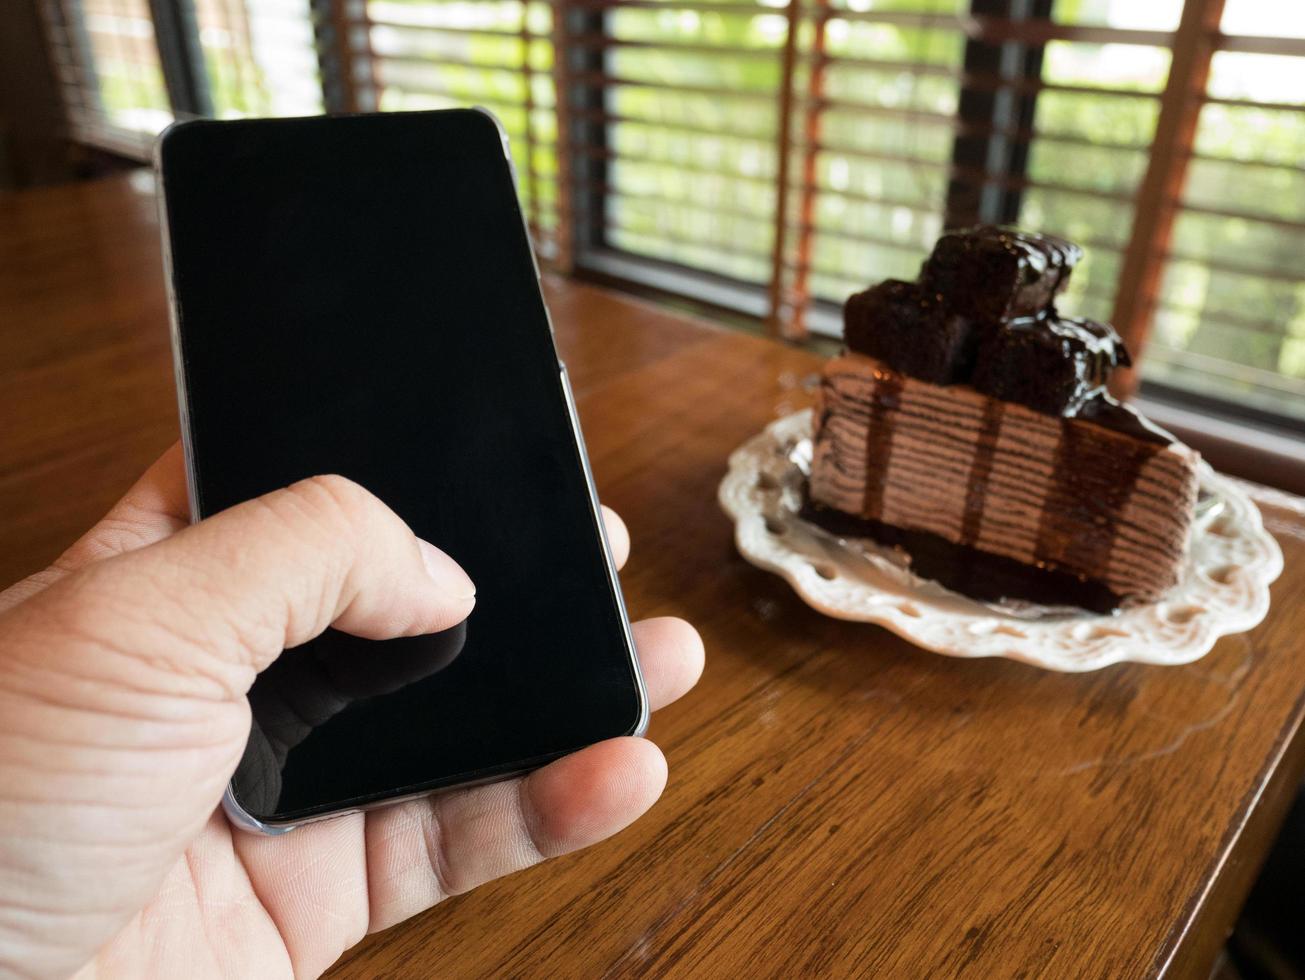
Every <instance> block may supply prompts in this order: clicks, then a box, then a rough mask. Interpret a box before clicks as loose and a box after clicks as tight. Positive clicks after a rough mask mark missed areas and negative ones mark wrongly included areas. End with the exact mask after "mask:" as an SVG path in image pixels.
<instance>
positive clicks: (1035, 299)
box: [920, 226, 1083, 323]
mask: <svg viewBox="0 0 1305 980" xmlns="http://www.w3.org/2000/svg"><path fill="white" fill-rule="evenodd" d="M1082 255H1083V251H1082V249H1080V248H1079V247H1078V246H1077V245H1075V244H1073V243H1072V242H1067V241H1065V240H1064V239H1063V238H1056V237H1054V236H1052V235H1039V234H1033V233H1031V232H1025V231H1018V230H1016V229H1014V228H999V227H994V226H982V227H979V228H967V229H965V230H963V231H951V232H947V233H946V234H944V235H943V236H942V237H941V238H939V239H938V243H937V244H936V245H935V246H934V248H933V254H932V255H930V256H929V258H928V259H927V260H926V261H925V263H924V266H923V268H922V269H921V270H920V281H921V282H922V284H923V285H924V286H925V288H927V289H929V290H930V291H931V292H936V293H940V294H941V295H943V296H944V297H946V299H947V303H948V305H949V306H950V307H951V309H953V310H955V311H956V312H957V313H960V314H961V315H962V316H968V317H971V318H974V319H977V320H983V321H986V322H988V323H997V322H1000V321H1003V320H1007V319H1014V318H1017V317H1028V316H1038V315H1040V314H1042V313H1043V312H1044V311H1046V310H1047V309H1048V308H1049V307H1050V306H1051V303H1052V301H1053V300H1054V299H1055V298H1056V293H1057V292H1059V291H1060V289H1061V287H1063V286H1064V285H1065V283H1066V282H1067V281H1068V280H1069V274H1070V272H1071V270H1072V269H1073V268H1074V266H1075V265H1076V264H1078V260H1079V259H1080V258H1081V257H1082Z"/></svg>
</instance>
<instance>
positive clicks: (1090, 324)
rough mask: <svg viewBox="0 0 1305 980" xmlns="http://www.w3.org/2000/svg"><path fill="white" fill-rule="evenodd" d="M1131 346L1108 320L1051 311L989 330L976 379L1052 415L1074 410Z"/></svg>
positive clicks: (987, 389) (984, 388) (1123, 361)
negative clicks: (1080, 318) (1057, 313)
mask: <svg viewBox="0 0 1305 980" xmlns="http://www.w3.org/2000/svg"><path fill="white" fill-rule="evenodd" d="M1129 363H1130V362H1129V358H1128V352H1127V351H1126V350H1125V349H1124V344H1123V342H1122V341H1121V340H1120V339H1119V334H1117V333H1115V328H1114V327H1112V326H1110V325H1109V324H1108V323H1097V322H1096V321H1094V320H1071V319H1069V318H1061V317H1058V316H1056V315H1055V314H1051V315H1048V316H1045V317H1041V318H1032V317H1030V318H1026V319H1022V320H1013V321H1011V322H1010V323H1006V324H1002V325H1001V326H999V327H996V328H991V327H990V328H989V329H987V330H985V331H984V332H983V337H982V339H981V340H980V342H979V351H978V357H977V359H976V361H975V366H974V375H973V377H972V379H971V384H972V385H973V386H974V387H975V388H976V389H978V390H979V391H981V392H983V393H984V394H985V395H991V396H992V397H993V398H1000V399H1002V400H1003V401H1010V402H1019V403H1020V404H1021V405H1027V406H1028V407H1029V408H1031V409H1033V410H1034V411H1037V412H1043V413H1045V414H1047V415H1073V414H1074V413H1076V412H1077V411H1078V409H1079V408H1080V407H1081V406H1082V405H1083V403H1084V402H1085V401H1086V400H1087V399H1088V398H1090V397H1091V396H1092V395H1093V394H1095V393H1096V392H1098V391H1100V390H1101V389H1102V388H1104V387H1105V384H1106V381H1107V380H1108V379H1109V377H1110V372H1111V370H1112V369H1113V368H1114V367H1115V366H1116V365H1128V364H1129Z"/></svg>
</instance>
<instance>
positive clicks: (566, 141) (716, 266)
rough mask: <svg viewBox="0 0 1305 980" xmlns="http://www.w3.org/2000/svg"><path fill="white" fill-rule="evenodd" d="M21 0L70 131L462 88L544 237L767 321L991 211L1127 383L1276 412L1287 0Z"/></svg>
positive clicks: (771, 324) (1291, 243) (824, 310)
mask: <svg viewBox="0 0 1305 980" xmlns="http://www.w3.org/2000/svg"><path fill="white" fill-rule="evenodd" d="M45 4H46V8H47V22H48V23H49V24H50V26H51V38H52V47H53V49H54V50H55V52H56V58H57V60H58V61H59V64H60V65H61V70H62V71H63V72H64V75H65V79H66V87H67V90H68V94H69V95H68V101H69V113H70V118H71V119H73V120H75V123H74V125H75V129H76V131H77V132H78V134H79V136H80V137H81V138H84V139H87V140H90V141H92V142H100V143H101V144H102V145H109V144H112V145H114V146H115V147H117V148H119V149H126V150H130V148H131V147H132V146H133V145H134V146H135V147H136V148H137V150H139V147H140V146H141V145H143V141H142V139H141V137H142V135H143V134H144V135H148V134H152V132H154V131H156V130H157V129H158V128H159V127H160V126H161V125H162V124H163V123H165V122H166V121H167V120H168V119H170V118H171V117H172V115H173V114H174V113H176V114H184V113H185V112H187V111H190V112H193V111H196V109H197V108H198V110H199V111H202V112H206V113H212V114H215V115H222V116H237V115H273V114H303V113H312V112H318V111H360V110H370V109H381V110H398V109H413V108H434V107H442V106H451V105H465V104H480V105H484V106H486V107H488V108H489V109H491V110H493V111H494V112H495V113H496V114H497V115H498V116H499V118H500V119H501V120H502V122H503V124H504V126H505V128H506V130H507V132H508V134H509V138H510V140H511V143H512V146H513V151H514V157H515V160H516V165H517V168H518V171H519V183H520V188H521V193H522V198H523V201H524V203H525V207H526V210H527V213H528V217H529V224H530V227H531V230H532V233H533V234H534V236H535V238H536V241H537V243H538V245H539V249H540V252H541V254H542V256H543V257H544V259H545V261H546V262H548V263H550V264H552V265H553V266H554V267H555V268H558V269H561V270H562V271H565V272H570V271H580V272H582V273H593V274H601V275H603V276H606V277H608V278H612V277H615V278H616V279H618V280H621V281H625V282H630V283H638V284H641V285H644V286H653V287H656V288H658V289H660V290H663V291H669V292H674V293H678V294H682V295H686V296H690V297H694V298H697V299H702V300H706V301H709V302H711V303H714V304H717V305H719V306H724V307H729V308H732V309H735V310H739V311H742V312H745V313H748V314H751V315H754V316H756V317H758V318H759V319H760V320H761V321H762V322H764V323H765V324H766V326H767V327H768V329H769V330H770V331H771V332H772V333H774V334H775V335H778V336H783V337H788V338H792V339H794V340H801V339H803V338H805V337H806V336H808V335H809V334H811V333H816V334H821V333H823V334H828V335H834V334H836V333H837V331H838V327H839V308H840V306H841V303H842V301H843V299H844V298H845V297H846V296H847V295H848V294H849V293H850V292H852V291H854V290H856V289H860V288H864V287H865V286H866V285H867V284H869V283H871V282H874V281H878V280H880V279H883V278H887V277H903V278H909V277H912V276H914V275H915V273H916V271H917V269H918V266H919V263H920V261H921V259H922V258H923V256H924V254H925V253H926V252H927V251H928V249H929V247H930V246H931V244H932V242H933V240H934V239H935V238H936V237H937V235H938V234H939V232H940V231H941V230H942V229H943V228H944V227H954V226H958V225H964V224H970V223H975V222H980V221H982V222H1014V223H1019V224H1021V225H1024V226H1026V227H1030V228H1036V229H1040V230H1045V231H1049V232H1053V233H1057V234H1062V235H1065V236H1066V237H1069V238H1071V239H1074V240H1076V241H1079V242H1081V243H1082V244H1083V245H1085V246H1086V248H1087V257H1086V259H1085V261H1084V263H1083V265H1082V266H1081V267H1080V268H1079V269H1078V270H1077V271H1076V273H1075V275H1074V278H1073V280H1072V281H1071V286H1070V289H1069V291H1068V293H1067V295H1066V296H1065V297H1064V299H1063V302H1062V307H1063V308H1064V310H1065V311H1066V312H1068V313H1071V314H1076V315H1085V316H1090V317H1093V318H1096V319H1103V320H1111V321H1112V322H1114V323H1115V324H1116V326H1117V327H1118V328H1119V329H1120V330H1121V332H1122V333H1123V334H1124V336H1125V338H1126V339H1127V340H1128V342H1129V344H1130V347H1131V348H1132V349H1133V350H1134V351H1135V352H1138V353H1140V354H1142V355H1143V356H1141V357H1140V358H1139V361H1140V363H1141V365H1142V370H1141V380H1142V382H1143V383H1145V384H1147V385H1150V386H1152V387H1153V388H1155V389H1156V390H1157V391H1159V392H1161V393H1170V394H1177V395H1179V396H1181V397H1184V398H1191V399H1195V400H1197V401H1203V402H1204V403H1205V404H1208V405H1215V404H1217V405H1218V406H1219V407H1220V410H1231V409H1235V410H1236V411H1239V412H1243V413H1252V414H1255V413H1258V414H1259V415H1262V416H1266V417H1268V416H1271V417H1273V418H1275V419H1277V420H1279V421H1282V420H1284V419H1286V420H1294V421H1305V286H1302V283H1303V282H1305V251H1302V250H1301V249H1300V248H1299V247H1298V245H1297V244H1296V243H1297V242H1298V240H1299V236H1300V233H1301V231H1302V226H1303V224H1305V212H1302V210H1301V209H1302V205H1301V204H1300V202H1301V201H1305V194H1302V191H1305V165H1303V164H1302V163H1301V161H1302V160H1305V152H1302V151H1305V111H1303V110H1305V96H1300V95H1299V94H1298V93H1301V92H1305V7H1301V8H1300V9H1299V10H1298V9H1296V8H1297V7H1298V6H1299V5H1295V4H1287V5H1284V4H1281V3H1277V2H1274V0H1186V2H1185V3H1184V2H1183V0H1148V2H1146V3H1137V2H1136V0H702V2H693V0H311V3H310V2H309V0H263V2H261V3H258V4H252V3H244V2H241V0H45ZM168 10H171V11H172V13H171V14H167V11H168ZM161 12H162V13H163V14H165V15H167V16H165V17H164V20H165V21H166V23H160V19H159V18H160V14H161ZM177 25H180V28H178V27H177ZM188 25H189V26H188ZM188 31H191V32H193V35H191V36H185V35H187V32H188ZM179 33H180V34H181V35H183V36H182V37H181V38H180V41H178V38H177V35H178V34H179ZM187 52H190V54H189V55H188V54H187ZM187 57H190V58H192V59H194V60H196V61H198V62H199V63H198V65H197V66H194V68H195V70H194V71H192V73H191V78H192V80H197V81H195V89H196V91H195V93H192V95H193V98H192V97H190V96H188V95H187V90H186V89H185V86H184V85H182V84H180V83H179V82H178V79H181V81H182V82H184V81H185V80H186V78H185V72H184V71H181V70H180V69H179V68H178V62H181V63H183V64H182V67H183V68H184V62H185V60H186V58H187ZM1284 93H1286V94H1284ZM182 103H189V104H186V105H183V104H182ZM133 140H134V141H135V142H134V143H133ZM1137 380H1138V379H1137V378H1136V377H1125V378H1124V379H1123V381H1124V384H1125V386H1127V387H1131V386H1132V385H1133V384H1135V383H1136V381H1137Z"/></svg>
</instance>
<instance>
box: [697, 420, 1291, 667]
mask: <svg viewBox="0 0 1305 980" xmlns="http://www.w3.org/2000/svg"><path fill="white" fill-rule="evenodd" d="M810 437H811V412H810V410H806V411H802V412H797V413H795V414H793V415H789V416H787V417H785V418H782V419H780V420H779V421H777V422H774V423H772V424H771V425H770V426H768V427H767V428H766V430H765V432H763V433H761V434H760V435H757V436H754V437H753V438H752V439H750V440H748V441H747V442H746V443H744V444H743V445H742V446H740V447H739V448H738V449H737V450H735V451H734V453H733V454H731V456H730V460H729V472H728V473H727V474H726V475H725V479H724V480H723V481H721V485H720V491H719V494H718V496H719V499H720V503H721V506H722V507H723V508H724V509H725V512H726V513H727V514H729V516H730V517H731V518H733V520H734V539H735V543H736V544H737V545H738V549H739V551H740V553H741V554H742V555H743V557H744V558H746V559H747V560H748V561H749V562H751V563H752V564H754V565H756V566H758V567H760V568H764V569H766V570H768V571H772V572H775V573H777V574H779V575H782V576H783V577H784V578H785V579H786V580H787V581H788V582H789V584H791V585H792V586H793V588H794V589H795V590H796V591H797V594H798V595H799V596H801V598H802V599H803V601H805V602H806V603H807V604H808V605H810V606H811V607H812V608H813V609H816V610H818V611H819V612H822V613H824V614H826V615H828V616H833V617H836V618H838V619H847V620H854V621H857V622H866V623H878V624H879V625H880V626H884V627H886V628H888V629H890V630H892V631H893V632H894V633H896V634H898V635H899V636H901V637H903V638H905V639H907V640H910V641H911V642H912V643H914V644H916V645H917V646H920V647H923V648H925V649H926V650H933V651H934V652H936V653H941V654H945V655H947V656H952V657H1007V658H1009V659H1011V660H1019V661H1022V662H1023V663H1027V664H1032V665H1033V666H1035V667H1042V668H1045V669H1046V670H1057V671H1070V672H1072V671H1085V670H1097V669H1098V668H1101V667H1105V666H1107V665H1109V664H1113V663H1119V662H1120V661H1125V660H1131V661H1137V662H1139V663H1148V664H1184V663H1190V662H1191V661H1193V660H1196V659H1197V658H1199V657H1201V656H1203V655H1204V654H1205V653H1207V652H1208V651H1209V649H1210V648H1211V647H1212V646H1213V645H1214V642H1215V641H1216V640H1217V639H1218V638H1219V637H1221V636H1225V635H1227V634H1229V633H1240V632H1242V631H1243V630H1248V629H1250V628H1251V627H1253V626H1255V625H1256V624H1257V623H1259V622H1260V620H1262V619H1263V618H1264V615H1265V613H1266V612H1268V609H1269V584H1270V583H1271V582H1272V581H1273V580H1274V579H1275V578H1277V577H1278V574H1279V573H1280V572H1281V571H1282V551H1281V549H1279V547H1278V543H1277V542H1276V541H1275V540H1274V539H1273V537H1272V535H1270V534H1269V533H1268V532H1267V531H1266V530H1265V529H1264V524H1263V521H1262V520H1261V519H1260V512H1259V510H1258V509H1257V508H1256V506H1255V504H1254V503H1253V502H1252V501H1251V499H1250V497H1248V496H1247V494H1246V491H1245V490H1244V489H1242V487H1241V486H1240V485H1238V483H1236V482H1235V481H1233V480H1230V479H1228V478H1227V477H1224V476H1220V475H1219V474H1217V473H1215V472H1214V471H1213V470H1211V469H1210V468H1209V467H1208V466H1206V465H1205V464H1202V469H1201V474H1200V481H1201V490H1202V491H1203V494H1204V495H1205V497H1206V499H1207V502H1208V503H1207V505H1206V506H1205V507H1204V508H1203V511H1202V516H1200V517H1198V519H1197V521H1196V523H1195V526H1194V528H1193V533H1192V538H1191V541H1190V542H1189V547H1188V554H1187V559H1186V563H1185V565H1184V567H1183V570H1182V574H1181V578H1180V580H1179V583H1178V585H1176V586H1175V587H1174V589H1173V590H1172V591H1171V592H1170V593H1169V594H1168V595H1166V596H1165V598H1164V599H1162V600H1161V601H1159V602H1155V603H1150V604H1147V605H1137V606H1133V607H1131V608H1126V609H1124V610H1121V611H1120V612H1118V613H1116V614H1115V615H1113V616H1105V615H1095V614H1092V613H1086V612H1078V611H1075V612H1072V613H1063V612H1062V613H1054V612H1053V613H1052V614H1049V615H1042V616H1040V617H1035V618H1030V616H1029V615H1028V614H1025V615H1020V614H1018V610H1016V611H1010V610H1006V609H1002V608H998V607H995V606H992V605H987V604H984V603H981V602H977V601H975V600H973V599H968V598H966V597H965V596H962V595H959V594H957V593H955V592H951V591H949V590H947V589H944V588H942V587H941V586H940V585H938V584H937V583H935V582H929V581H923V580H920V579H917V578H915V577H914V576H912V575H910V574H909V572H906V571H904V570H902V569H900V568H896V567H894V566H893V565H892V564H891V563H889V562H886V561H884V560H883V559H882V558H877V557H876V556H875V554H874V552H875V551H876V550H878V551H880V552H881V553H882V549H876V548H875V546H873V545H866V544H865V543H864V542H848V541H842V540H840V539H838V538H836V537H834V536H832V535H829V534H826V533H824V532H822V531H820V530H818V529H816V528H813V527H811V526H810V525H809V524H807V523H806V522H804V521H802V520H800V519H799V518H798V517H797V516H796V514H795V510H796V506H795V501H796V500H797V487H798V485H800V483H801V481H802V479H803V477H802V474H801V472H800V471H799V469H798V466H797V464H796V463H795V462H794V461H793V459H792V457H793V454H794V450H795V448H797V447H800V446H801V445H802V444H803V441H804V440H810Z"/></svg>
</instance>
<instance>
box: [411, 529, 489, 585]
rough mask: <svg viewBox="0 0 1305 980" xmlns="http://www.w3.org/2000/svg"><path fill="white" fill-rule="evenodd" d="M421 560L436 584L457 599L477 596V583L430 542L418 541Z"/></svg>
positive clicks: (419, 539)
mask: <svg viewBox="0 0 1305 980" xmlns="http://www.w3.org/2000/svg"><path fill="white" fill-rule="evenodd" d="M417 546H418V547H419V548H420V549H421V560H422V561H423V562H425V563H426V571H427V572H429V573H430V577H431V578H433V579H434V580H435V583H436V584H437V585H438V586H439V587H440V588H441V589H443V590H444V591H445V592H447V593H448V594H449V595H451V596H453V597H454V598H455V599H470V598H472V597H473V596H475V594H476V583H475V582H473V581H471V577H470V576H469V575H467V573H466V572H464V571H463V570H462V566H461V565H459V564H458V563H457V562H455V561H454V560H453V559H452V558H450V557H449V556H448V555H446V554H445V553H444V552H442V551H440V549H439V548H436V547H435V546H434V545H433V544H431V543H430V542H429V541H423V540H421V538H418V539H417Z"/></svg>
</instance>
